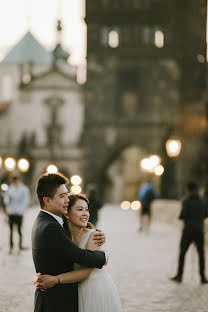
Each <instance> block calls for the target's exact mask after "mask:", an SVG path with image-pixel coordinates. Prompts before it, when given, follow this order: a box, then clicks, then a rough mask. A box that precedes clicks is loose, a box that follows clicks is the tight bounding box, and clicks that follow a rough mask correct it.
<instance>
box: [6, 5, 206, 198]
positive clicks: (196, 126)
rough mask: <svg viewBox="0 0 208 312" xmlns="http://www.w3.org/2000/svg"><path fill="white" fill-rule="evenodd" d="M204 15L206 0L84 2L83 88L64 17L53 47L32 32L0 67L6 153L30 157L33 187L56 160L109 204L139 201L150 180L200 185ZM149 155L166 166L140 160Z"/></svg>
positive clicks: (168, 192) (166, 192)
mask: <svg viewBox="0 0 208 312" xmlns="http://www.w3.org/2000/svg"><path fill="white" fill-rule="evenodd" d="M206 20H207V2H206V0H200V1H199V0H189V1H188V0H183V1H179V0H169V1H166V0H129V1H127V0H96V1H95V0H87V1H86V17H85V23H86V25H87V80H86V83H84V84H82V85H80V84H78V83H77V80H76V74H77V72H76V67H73V66H72V65H70V64H69V63H68V62H67V59H68V56H69V55H68V53H67V52H66V51H65V50H64V49H63V47H62V41H61V23H60V21H59V22H58V25H57V42H56V47H55V48H54V49H53V51H50V52H48V51H47V50H46V49H45V47H44V46H42V45H41V44H40V43H39V42H38V41H37V40H36V39H35V38H34V36H33V35H32V34H31V33H30V32H28V33H26V35H25V36H24V37H23V39H22V40H21V41H20V42H19V43H18V44H17V45H16V46H15V47H13V49H12V50H11V51H10V52H9V53H8V54H7V56H6V57H5V58H4V60H3V61H2V63H1V64H0V88H1V99H0V104H1V105H0V109H1V111H0V125H1V137H0V151H1V152H0V154H1V155H2V156H3V157H6V156H8V155H9V156H13V157H16V158H18V157H27V158H28V159H29V160H30V163H31V165H30V169H29V171H28V172H27V174H26V176H27V182H28V183H30V184H31V181H32V186H34V182H35V180H36V179H37V177H38V176H39V175H40V174H41V173H42V172H44V171H45V169H46V167H47V165H48V164H50V163H53V164H56V165H57V167H58V168H59V170H60V171H62V172H63V173H65V174H66V175H67V176H69V177H70V176H71V175H73V174H78V175H80V176H81V177H82V180H83V187H84V189H85V187H86V186H87V185H90V184H94V185H97V188H98V190H99V193H100V196H102V197H103V198H104V199H105V200H107V201H115V202H119V201H122V200H134V199H135V198H136V197H137V191H138V188H139V187H140V185H141V183H142V182H143V181H144V180H147V179H148V180H151V181H152V182H153V183H154V184H155V185H156V189H157V191H158V193H160V194H161V196H162V197H165V198H178V197H179V196H181V194H182V191H183V185H184V184H185V183H186V182H187V180H188V179H190V178H194V179H200V182H201V186H202V187H203V186H204V185H205V184H206V182H207V181H206V180H207V174H208V165H207V163H208V162H207V157H208V155H207V150H208V149H207V147H208V132H207V112H208V109H207V107H208V105H207V103H208V101H207V88H206V49H207V47H206ZM172 139H173V140H176V141H173V144H174V142H175V143H177V142H179V145H180V146H179V147H178V151H176V154H175V155H174V156H175V157H172V154H171V150H169V149H167V142H168V140H172ZM181 146H182V148H181V151H180V147H181ZM151 155H156V156H157V157H158V158H159V161H158V163H157V165H162V166H163V168H162V171H155V168H148V167H144V166H141V164H142V161H143V160H144V159H147V158H148V159H149V158H150V157H151ZM153 167H154V166H153ZM155 167H156V166H155ZM163 170H164V172H163Z"/></svg>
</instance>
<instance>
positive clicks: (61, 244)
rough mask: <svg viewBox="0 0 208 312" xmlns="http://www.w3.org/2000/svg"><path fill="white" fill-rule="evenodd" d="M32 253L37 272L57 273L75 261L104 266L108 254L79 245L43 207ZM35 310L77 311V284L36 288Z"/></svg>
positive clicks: (34, 229) (65, 270)
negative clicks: (43, 210)
mask: <svg viewBox="0 0 208 312" xmlns="http://www.w3.org/2000/svg"><path fill="white" fill-rule="evenodd" d="M32 253H33V261H34V265H35V269H36V272H41V273H42V274H51V275H58V274H60V273H65V272H69V271H73V264H74V263H79V264H80V265H83V266H87V267H96V268H101V267H102V266H103V265H104V264H105V254H104V253H103V252H100V251H90V250H84V249H80V248H79V247H77V246H76V245H75V244H74V243H73V242H72V241H71V240H70V239H69V238H68V236H67V234H66V232H65V230H64V229H63V228H62V226H61V225H60V224H59V223H58V221H57V220H56V219H55V218H53V217H52V216H51V215H49V214H48V213H45V212H42V211H40V213H39V215H38V217H37V218H36V221H35V223H34V226H33V230H32ZM34 311H35V312H78V284H77V283H73V284H58V285H56V286H54V287H52V288H49V289H48V290H47V291H45V292H42V291H40V290H38V289H37V290H36V293H35V308H34Z"/></svg>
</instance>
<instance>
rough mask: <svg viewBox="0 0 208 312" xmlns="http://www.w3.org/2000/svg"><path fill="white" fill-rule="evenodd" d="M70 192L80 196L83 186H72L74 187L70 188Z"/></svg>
mask: <svg viewBox="0 0 208 312" xmlns="http://www.w3.org/2000/svg"><path fill="white" fill-rule="evenodd" d="M70 191H71V192H72V193H74V194H80V193H81V191H82V188H81V186H79V185H72V186H71V187H70Z"/></svg>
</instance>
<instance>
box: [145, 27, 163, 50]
mask: <svg viewBox="0 0 208 312" xmlns="http://www.w3.org/2000/svg"><path fill="white" fill-rule="evenodd" d="M142 42H143V44H151V45H154V46H156V47H157V48H163V47H164V44H165V36H164V32H163V31H162V30H161V29H160V28H159V27H157V26H144V27H143V28H142Z"/></svg>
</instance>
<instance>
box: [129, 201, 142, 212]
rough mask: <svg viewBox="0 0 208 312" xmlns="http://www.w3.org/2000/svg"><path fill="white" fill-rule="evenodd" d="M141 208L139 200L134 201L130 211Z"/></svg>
mask: <svg viewBox="0 0 208 312" xmlns="http://www.w3.org/2000/svg"><path fill="white" fill-rule="evenodd" d="M140 208H141V202H140V201H139V200H135V201H133V202H132V203H131V209H132V210H139V209H140Z"/></svg>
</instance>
